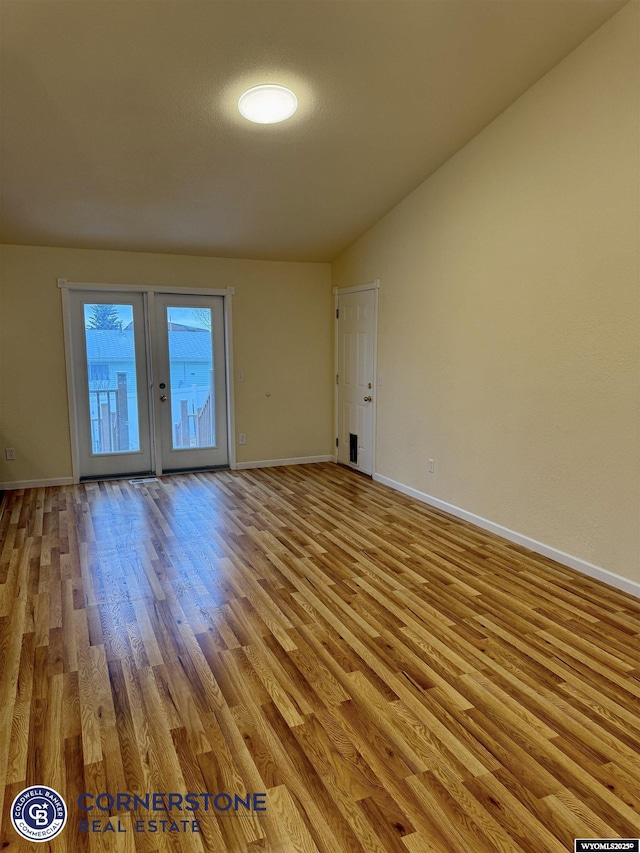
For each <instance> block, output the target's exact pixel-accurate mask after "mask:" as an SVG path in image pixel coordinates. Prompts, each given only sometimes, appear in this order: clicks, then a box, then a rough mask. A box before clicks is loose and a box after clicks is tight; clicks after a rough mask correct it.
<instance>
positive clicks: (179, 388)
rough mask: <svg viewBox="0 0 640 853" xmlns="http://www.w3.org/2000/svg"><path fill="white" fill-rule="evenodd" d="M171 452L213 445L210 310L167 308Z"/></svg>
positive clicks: (213, 396) (214, 438) (214, 435)
mask: <svg viewBox="0 0 640 853" xmlns="http://www.w3.org/2000/svg"><path fill="white" fill-rule="evenodd" d="M167 336H168V341H169V383H170V388H171V439H172V446H173V449H174V450H191V449H193V448H196V447H215V446H216V434H215V427H216V418H215V395H214V379H213V339H212V317H211V309H210V308H185V307H177V306H176V307H171V306H168V307H167Z"/></svg>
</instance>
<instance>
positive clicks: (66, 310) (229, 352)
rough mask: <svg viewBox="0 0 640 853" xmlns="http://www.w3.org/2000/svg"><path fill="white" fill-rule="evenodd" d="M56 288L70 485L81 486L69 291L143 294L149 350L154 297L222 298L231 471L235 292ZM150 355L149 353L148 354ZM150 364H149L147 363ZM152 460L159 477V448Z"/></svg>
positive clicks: (88, 285)
mask: <svg viewBox="0 0 640 853" xmlns="http://www.w3.org/2000/svg"><path fill="white" fill-rule="evenodd" d="M58 287H59V288H60V291H61V294H62V323H63V330H64V355H65V365H66V371H67V402H68V407H69V435H70V438H71V472H72V476H73V482H74V483H79V482H80V443H79V435H78V430H77V426H76V424H77V415H78V412H77V405H76V399H75V393H74V387H75V383H74V380H75V377H76V372H75V368H74V361H73V357H72V346H71V341H72V335H73V330H72V328H71V314H70V291H72V290H89V291H90V290H100V291H105V290H106V291H111V292H113V293H118V292H123V293H142V294H143V297H144V300H145V303H146V304H147V307H148V309H149V310H148V311H147V312H146V317H145V323H146V324H148V325H147V327H146V329H145V331H146V341H147V347H148V348H150V347H151V339H152V336H153V325H154V324H153V322H152V319H151V318H152V313H151V312H152V309H153V307H154V305H153V303H154V294H155V293H173V294H177V295H180V296H223V297H224V328H225V361H226V371H227V400H226V403H227V445H228V446H227V450H228V456H229V468H231V469H232V470H233V469H235V467H236V442H235V411H234V404H235V395H234V388H233V333H232V322H231V321H232V304H231V303H232V297H233V294H234V293H235V288H233V287H227V288H225V289H220V288H217V289H214V288H187V287H161V286H154V285H140V286H137V285H134V284H106V283H105V284H96V283H95V282H78V281H67V279H66V278H59V279H58ZM147 355H149V352H148V353H147ZM149 364H151V361H150V362H149ZM152 384H153V376H150V379H149V388H148V393H149V405H150V416H151V419H152V429H151V439H152V442H155V421H154V417H155V415H154V406H153V402H154V401H153V398H152V390H153V389H152ZM152 457H153V459H154V460H155V473H156V474H161V473H162V467H161V466H162V462H161V460H160V453H159V448H158V447H157V446H155V445H154V446H153V448H152Z"/></svg>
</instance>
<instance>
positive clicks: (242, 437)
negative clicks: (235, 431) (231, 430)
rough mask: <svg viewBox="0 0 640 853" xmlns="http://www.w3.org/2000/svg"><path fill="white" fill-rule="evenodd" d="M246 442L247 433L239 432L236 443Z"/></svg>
mask: <svg viewBox="0 0 640 853" xmlns="http://www.w3.org/2000/svg"><path fill="white" fill-rule="evenodd" d="M246 443H247V434H246V432H241V433H240V434H239V435H238V444H246Z"/></svg>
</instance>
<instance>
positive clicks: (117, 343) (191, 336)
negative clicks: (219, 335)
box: [86, 329, 211, 362]
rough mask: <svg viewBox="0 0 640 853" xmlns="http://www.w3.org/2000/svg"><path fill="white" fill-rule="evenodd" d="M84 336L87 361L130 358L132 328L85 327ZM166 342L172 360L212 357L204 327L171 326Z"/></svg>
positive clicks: (200, 359) (132, 354) (131, 358)
mask: <svg viewBox="0 0 640 853" xmlns="http://www.w3.org/2000/svg"><path fill="white" fill-rule="evenodd" d="M86 336H87V338H86V340H87V356H88V360H89V362H108V361H131V360H133V357H134V348H133V330H132V329H123V330H122V331H119V330H117V329H86ZM169 346H170V349H171V358H172V360H175V361H204V362H208V361H210V360H211V333H210V332H208V331H207V330H206V329H198V330H194V331H187V330H184V329H181V330H172V331H170V332H169Z"/></svg>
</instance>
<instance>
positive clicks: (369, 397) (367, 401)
mask: <svg viewBox="0 0 640 853" xmlns="http://www.w3.org/2000/svg"><path fill="white" fill-rule="evenodd" d="M372 399H373V398H372V396H371V394H368V395H367V396H366V397H365V398H364V401H365V403H370V402H371V400H372Z"/></svg>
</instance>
